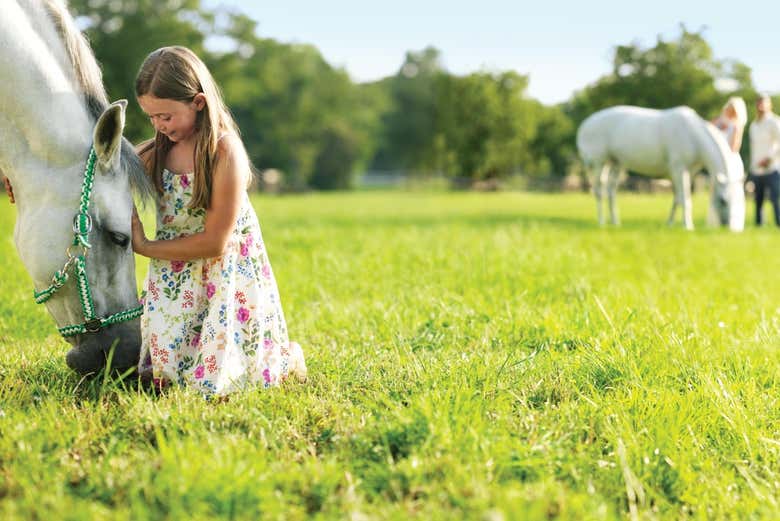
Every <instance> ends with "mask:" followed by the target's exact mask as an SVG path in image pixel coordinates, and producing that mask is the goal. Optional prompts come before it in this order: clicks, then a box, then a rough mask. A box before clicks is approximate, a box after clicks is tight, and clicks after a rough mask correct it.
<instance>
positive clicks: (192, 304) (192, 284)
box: [139, 169, 289, 395]
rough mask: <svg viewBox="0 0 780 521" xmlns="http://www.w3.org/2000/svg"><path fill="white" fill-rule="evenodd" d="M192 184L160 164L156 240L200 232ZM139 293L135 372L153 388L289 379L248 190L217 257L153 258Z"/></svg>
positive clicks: (229, 387)
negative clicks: (138, 348)
mask: <svg viewBox="0 0 780 521" xmlns="http://www.w3.org/2000/svg"><path fill="white" fill-rule="evenodd" d="M192 182H193V174H191V173H190V174H174V173H172V172H170V171H168V170H167V169H166V170H163V175H162V186H163V196H162V203H161V206H160V209H159V211H158V213H157V235H156V238H157V239H158V240H161V239H162V240H164V239H173V238H176V237H181V236H185V235H191V234H193V233H197V232H200V231H202V230H203V227H204V223H205V217H206V211H205V209H202V208H190V207H189V206H188V204H189V201H190V199H191V198H192ZM141 299H142V302H143V306H144V314H143V316H142V317H141V337H142V344H141V357H140V362H139V371H140V373H141V375H142V376H147V377H148V376H151V377H152V378H153V380H154V382H155V383H156V384H157V385H158V386H161V387H164V386H166V385H168V384H171V383H175V384H180V385H186V386H190V387H195V388H197V389H199V390H201V391H202V392H203V393H204V394H206V395H212V394H217V395H224V394H228V393H230V392H232V391H235V390H237V389H243V388H246V387H248V386H252V385H260V386H264V387H269V386H272V385H275V384H278V383H279V382H280V381H281V380H283V379H285V378H286V376H287V371H288V363H289V341H288V336H287V325H286V323H285V320H284V314H283V312H282V305H281V301H280V299H279V290H278V288H277V286H276V281H275V279H274V275H273V272H272V270H271V264H270V263H269V261H268V254H267V253H266V250H265V246H264V244H263V238H262V235H261V233H260V224H259V223H258V220H257V215H256V214H255V211H254V209H253V208H252V205H251V204H250V202H249V196H248V194H246V193H244V196H243V201H242V203H241V210H240V213H239V217H238V220H237V222H236V226H235V228H234V230H233V233H232V235H231V237H230V240H229V242H228V245H227V248H226V250H225V253H224V254H223V255H222V256H221V257H216V258H210V259H196V260H192V261H186V262H185V261H167V260H160V259H151V260H150V263H149V274H148V276H147V278H146V281H145V284H144V289H143V291H142V294H141Z"/></svg>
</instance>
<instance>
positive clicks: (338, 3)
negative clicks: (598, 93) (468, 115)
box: [205, 0, 780, 103]
mask: <svg viewBox="0 0 780 521" xmlns="http://www.w3.org/2000/svg"><path fill="white" fill-rule="evenodd" d="M205 4H206V5H208V6H209V7H214V6H219V5H221V6H224V7H228V8H232V9H237V10H239V11H241V12H244V13H246V14H247V15H249V16H250V17H252V18H253V19H255V20H257V22H258V23H259V27H258V33H259V34H260V35H261V36H263V37H270V38H274V39H276V40H279V41H282V42H287V43H308V44H312V45H314V46H316V47H317V48H318V49H319V50H320V52H321V53H322V55H323V56H324V58H325V59H326V60H327V61H328V62H329V63H330V64H331V65H333V66H336V67H342V68H344V69H345V70H346V71H347V72H348V73H349V75H350V76H351V77H352V79H353V80H354V81H359V82H362V81H372V80H377V79H380V78H383V77H385V76H389V75H392V74H395V73H396V71H397V70H398V68H399V67H400V65H401V63H402V62H403V59H404V56H405V53H406V52H407V51H409V50H420V49H423V48H425V47H426V46H429V45H432V46H434V47H436V48H438V49H439V50H440V51H441V54H442V58H443V62H444V66H445V68H446V69H447V70H449V71H450V72H452V73H455V74H466V73H469V72H474V71H478V70H490V71H497V70H515V71H517V72H519V73H522V74H527V75H528V76H529V79H530V84H529V88H528V92H529V95H531V96H532V97H534V98H537V99H539V100H541V101H542V102H544V103H557V102H561V101H565V100H566V99H568V98H569V97H570V96H571V95H572V93H573V92H574V91H576V90H579V89H582V88H583V87H585V86H586V85H588V84H590V83H592V82H594V81H595V80H597V79H598V78H599V77H601V76H603V75H604V74H607V73H608V72H609V71H610V69H611V57H612V51H613V49H614V47H615V46H617V45H622V44H630V43H639V44H640V45H642V46H644V47H648V46H652V45H654V44H655V42H656V39H657V37H658V36H659V35H660V36H662V37H664V38H665V39H672V38H676V37H677V36H678V35H679V33H680V24H681V23H682V24H685V26H686V27H687V28H688V30H692V31H698V30H699V29H702V28H704V36H705V38H706V39H707V41H708V42H709V43H710V45H711V46H712V48H713V50H714V53H715V57H716V58H718V59H724V58H734V59H738V60H740V61H742V62H743V63H745V64H747V65H748V66H749V67H751V68H752V70H753V81H754V83H755V85H756V86H757V88H758V89H759V90H760V91H767V92H771V93H776V92H780V2H777V1H772V2H770V1H764V2H761V1H755V0H747V1H740V2H724V1H723V0H710V1H708V2H704V1H700V0H693V1H688V0H676V1H673V0H652V1H647V0H645V1H641V0H622V1H615V0H591V1H590V2H583V1H577V0H571V1H561V0H537V1H534V2H527V1H525V0H515V1H509V0H470V1H461V0H449V1H443V0H430V1H426V0H416V1H415V0H385V1H384V2H372V1H371V0H275V1H265V0H262V1H259V0H243V1H241V0H207V1H206V2H205Z"/></svg>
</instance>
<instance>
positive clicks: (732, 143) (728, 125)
mask: <svg viewBox="0 0 780 521" xmlns="http://www.w3.org/2000/svg"><path fill="white" fill-rule="evenodd" d="M712 124H713V125H715V126H716V127H718V128H719V129H720V130H721V132H723V135H724V136H725V137H726V142H727V143H728V144H729V148H731V151H732V152H735V153H739V150H740V148H741V147H742V135H743V132H744V130H745V124H747V106H746V105H745V100H743V99H742V98H740V97H739V96H732V97H730V98H729V99H728V101H726V104H725V105H723V110H722V111H721V113H720V116H718V117H717V118H715V119H714V120H713V121H712Z"/></svg>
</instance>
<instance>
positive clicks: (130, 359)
mask: <svg viewBox="0 0 780 521" xmlns="http://www.w3.org/2000/svg"><path fill="white" fill-rule="evenodd" d="M140 348H141V338H140V332H139V329H138V321H137V320H134V321H132V322H127V323H125V324H117V325H114V326H111V327H109V328H108V329H106V330H103V331H100V332H99V333H94V334H87V335H80V338H79V339H78V340H77V341H76V343H75V344H74V346H73V348H72V349H71V350H70V351H68V353H67V354H66V355H65V362H66V363H67V364H68V367H70V368H71V369H73V370H74V371H75V372H77V373H78V374H80V375H89V374H95V373H98V372H99V371H101V370H103V368H104V367H105V366H106V364H107V363H108V362H109V360H110V364H111V368H112V369H113V370H115V371H118V372H120V373H121V372H125V371H127V370H128V369H130V368H133V367H136V366H137V365H138V355H139V352H140Z"/></svg>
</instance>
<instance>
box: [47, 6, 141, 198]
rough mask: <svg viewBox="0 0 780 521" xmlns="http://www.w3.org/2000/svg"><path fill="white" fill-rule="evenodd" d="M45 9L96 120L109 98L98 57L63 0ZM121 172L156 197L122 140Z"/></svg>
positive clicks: (127, 145) (131, 146)
mask: <svg viewBox="0 0 780 521" xmlns="http://www.w3.org/2000/svg"><path fill="white" fill-rule="evenodd" d="M43 6H44V9H45V11H46V13H47V14H48V16H49V18H50V19H51V21H52V23H53V24H54V27H55V28H56V29H57V33H58V34H59V36H60V40H61V43H62V45H63V47H64V50H65V52H66V54H67V56H68V59H69V60H70V63H71V65H72V66H73V72H74V75H75V79H76V82H77V85H75V87H76V88H77V90H79V91H81V92H82V93H83V95H84V104H85V105H86V108H87V111H88V112H89V114H90V115H91V116H92V117H93V118H94V119H96V120H97V118H98V117H99V116H100V115H101V114H102V113H103V111H104V110H106V108H107V107H108V96H107V94H106V89H105V87H104V86H103V75H102V73H101V72H100V67H99V66H98V63H97V60H95V55H94V54H93V52H92V49H91V48H90V46H89V43H88V42H87V39H86V38H85V37H84V35H83V34H82V33H81V31H79V30H78V28H77V27H76V26H75V24H74V23H73V17H71V15H70V13H69V12H68V10H67V8H66V7H65V5H64V4H63V3H62V1H61V0H44V1H43ZM120 158H121V161H122V169H123V170H124V171H125V172H127V173H128V175H129V177H130V184H131V186H133V188H135V190H136V191H137V192H138V193H139V195H141V196H142V198H143V199H147V198H150V197H155V196H156V191H155V190H154V187H153V185H152V182H151V180H150V178H149V176H147V175H146V173H145V168H144V166H143V164H142V163H141V160H140V158H139V157H138V155H137V154H136V153H135V150H134V149H133V145H132V144H131V143H130V142H129V141H128V140H127V139H125V138H122V150H121V154H120Z"/></svg>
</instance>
